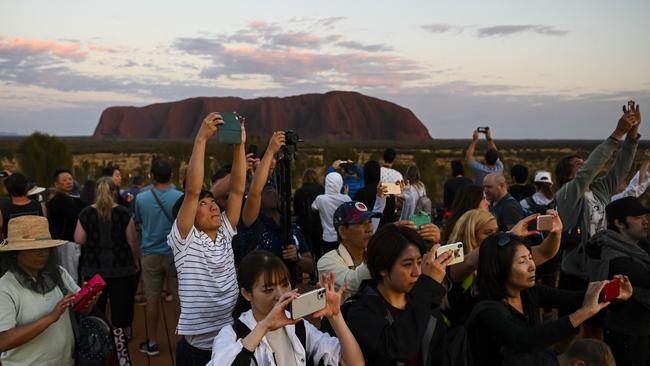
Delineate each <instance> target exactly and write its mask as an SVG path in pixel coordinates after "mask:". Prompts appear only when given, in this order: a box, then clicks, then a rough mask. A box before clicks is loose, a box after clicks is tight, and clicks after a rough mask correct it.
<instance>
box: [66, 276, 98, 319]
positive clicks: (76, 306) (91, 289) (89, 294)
mask: <svg viewBox="0 0 650 366" xmlns="http://www.w3.org/2000/svg"><path fill="white" fill-rule="evenodd" d="M104 287H106V281H104V279H103V278H102V276H100V275H98V274H96V275H94V276H93V277H92V278H91V279H90V281H88V283H86V284H85V285H84V287H82V288H81V290H79V292H77V294H76V295H75V297H74V303H73V304H72V309H73V310H74V311H76V312H77V313H80V312H82V311H83V310H84V309H86V307H87V306H88V303H89V302H90V300H92V299H93V297H94V296H95V295H96V294H97V293H98V292H99V291H101V290H103V289H104Z"/></svg>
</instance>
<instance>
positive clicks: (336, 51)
mask: <svg viewBox="0 0 650 366" xmlns="http://www.w3.org/2000/svg"><path fill="white" fill-rule="evenodd" d="M649 16H650V1H648V0H631V1H620V2H615V1H600V0H582V1H578V0H575V1H566V0H564V1H553V0H551V1H549V0H544V1H528V0H527V1H522V0H517V1H515V0H512V1H473V2H469V1H399V2H397V1H351V0H347V1H336V0H335V1H241V0H240V1H229V2H225V1H188V0H186V1H182V2H181V1H160V0H159V1H133V0H132V1H117V0H114V1H110V2H108V1H105V2H98V1H71V0H70V1H31V0H21V1H3V2H1V3H0V133H15V134H29V133H31V132H33V131H35V130H39V131H44V132H47V133H50V134H56V135H90V134H92V132H93V131H94V128H95V126H96V124H97V122H98V120H99V116H100V114H101V112H102V110H104V109H105V108H107V107H109V106H114V105H135V106H143V105H147V104H150V103H156V102H164V101H175V100H181V99H185V98H190V97H196V96H238V97H243V98H252V97H262V96H289V95H296V94H302V93H323V92H327V91H330V90H352V91H358V92H360V93H363V94H366V95H370V96H374V97H378V98H381V99H385V100H389V101H392V102H395V103H398V104H400V105H402V106H404V107H407V108H409V109H411V110H412V111H413V112H414V113H415V115H416V116H417V117H418V118H419V119H420V120H421V121H422V122H423V123H424V124H425V125H426V126H427V128H428V129H429V132H430V134H431V135H432V137H434V138H469V137H470V136H471V131H472V129H474V128H475V127H476V126H483V125H489V126H491V127H492V128H493V131H494V132H493V133H494V137H495V138H499V137H502V138H567V139H576V138H589V139H599V138H602V137H605V136H606V135H608V134H609V133H610V132H611V130H613V128H614V126H615V123H616V120H617V119H618V117H619V116H620V113H621V112H620V108H621V107H620V106H621V105H622V104H624V102H626V101H627V100H628V99H630V98H633V99H635V100H636V101H637V102H639V103H640V104H641V107H642V113H643V115H644V120H645V121H644V124H643V126H642V128H641V133H642V134H643V135H644V138H645V136H649V135H650V127H649V126H650V108H649V106H650V19H649ZM396 128H399V121H396Z"/></svg>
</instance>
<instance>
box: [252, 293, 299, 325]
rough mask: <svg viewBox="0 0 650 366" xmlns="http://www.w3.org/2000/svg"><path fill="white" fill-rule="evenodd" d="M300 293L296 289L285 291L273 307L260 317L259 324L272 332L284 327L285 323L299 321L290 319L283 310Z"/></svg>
mask: <svg viewBox="0 0 650 366" xmlns="http://www.w3.org/2000/svg"><path fill="white" fill-rule="evenodd" d="M299 296H300V295H298V290H297V289H294V290H291V291H289V292H285V293H284V294H282V296H280V299H279V300H278V302H277V303H275V306H273V309H271V311H270V312H269V313H268V314H267V315H266V317H265V318H264V319H262V321H261V322H259V324H260V325H261V326H262V327H264V329H265V330H266V332H272V331H274V330H276V329H280V328H282V327H284V326H285V325H289V324H296V323H297V322H299V321H300V320H301V319H296V320H292V319H289V318H288V317H287V314H286V313H285V310H286V309H287V306H289V304H290V303H291V302H292V301H293V300H295V299H297V298H298V297H299Z"/></svg>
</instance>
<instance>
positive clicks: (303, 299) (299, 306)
mask: <svg viewBox="0 0 650 366" xmlns="http://www.w3.org/2000/svg"><path fill="white" fill-rule="evenodd" d="M325 305H327V297H326V296H325V289H324V288H317V289H315V290H313V291H309V292H306V293H304V294H302V295H300V296H299V297H298V298H296V299H295V300H293V301H292V302H291V318H292V319H294V320H295V319H300V318H303V317H305V316H307V315H309V314H313V313H315V312H317V311H319V310H323V309H324V308H325Z"/></svg>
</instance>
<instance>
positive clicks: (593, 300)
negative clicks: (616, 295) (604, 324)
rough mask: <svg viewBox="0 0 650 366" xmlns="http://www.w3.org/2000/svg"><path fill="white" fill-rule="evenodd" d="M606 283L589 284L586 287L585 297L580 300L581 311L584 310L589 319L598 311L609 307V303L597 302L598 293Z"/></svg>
mask: <svg viewBox="0 0 650 366" xmlns="http://www.w3.org/2000/svg"><path fill="white" fill-rule="evenodd" d="M607 282H608V281H595V282H590V283H589V286H588V287H587V292H585V297H584V299H583V300H582V308H581V310H585V311H586V312H587V314H589V315H590V317H591V316H594V315H596V314H597V313H598V312H599V311H601V310H602V309H604V308H606V307H607V306H608V305H609V302H600V301H598V300H599V298H600V292H601V291H602V290H603V287H605V285H606V284H607Z"/></svg>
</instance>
